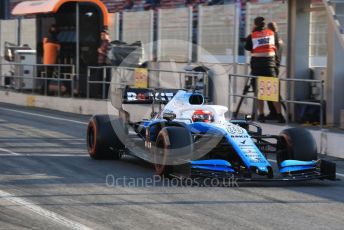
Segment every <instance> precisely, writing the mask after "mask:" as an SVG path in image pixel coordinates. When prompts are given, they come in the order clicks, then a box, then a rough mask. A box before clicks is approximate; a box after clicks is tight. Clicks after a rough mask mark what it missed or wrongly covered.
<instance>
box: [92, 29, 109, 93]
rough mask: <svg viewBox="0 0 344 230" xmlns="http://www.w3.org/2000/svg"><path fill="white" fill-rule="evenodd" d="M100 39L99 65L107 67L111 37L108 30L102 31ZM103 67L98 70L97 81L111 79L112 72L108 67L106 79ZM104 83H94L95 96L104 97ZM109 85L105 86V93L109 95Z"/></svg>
mask: <svg viewBox="0 0 344 230" xmlns="http://www.w3.org/2000/svg"><path fill="white" fill-rule="evenodd" d="M100 40H101V44H100V46H99V48H98V49H97V51H98V66H100V67H101V66H103V67H105V66H106V65H107V63H106V60H107V52H108V49H109V48H110V37H109V33H108V32H107V31H106V30H103V31H101V33H100ZM103 70H104V69H103V68H102V69H98V71H97V79H96V81H103V80H106V81H108V82H109V81H110V80H111V79H110V77H111V75H110V73H109V71H108V69H106V79H104V72H103ZM102 87H103V86H102V85H100V84H94V92H93V95H95V97H97V98H101V97H102ZM108 87H109V85H106V87H105V95H107V90H108Z"/></svg>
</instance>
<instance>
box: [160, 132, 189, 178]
mask: <svg viewBox="0 0 344 230" xmlns="http://www.w3.org/2000/svg"><path fill="white" fill-rule="evenodd" d="M155 143H156V145H155V148H154V166H155V173H156V174H157V175H159V176H165V177H169V176H170V174H171V173H173V165H182V164H185V163H187V162H188V161H190V160H191V156H192V152H193V139H192V135H191V133H190V131H189V130H187V129H186V128H184V127H165V128H163V129H162V130H161V131H160V132H159V134H158V136H157V139H156V142H155Z"/></svg>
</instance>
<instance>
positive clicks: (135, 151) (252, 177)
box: [87, 89, 336, 181]
mask: <svg viewBox="0 0 344 230" xmlns="http://www.w3.org/2000/svg"><path fill="white" fill-rule="evenodd" d="M156 95H157V94H156V92H154V93H152V91H150V90H144V91H142V90H141V91H140V92H139V93H138V92H134V91H133V90H131V89H128V90H126V91H125V92H124V95H123V102H124V103H129V104H130V103H132V104H139V103H143V104H147V103H148V104H154V103H158V101H159V102H165V106H160V107H161V109H160V111H159V112H158V113H152V115H151V118H150V119H147V120H142V121H139V122H131V121H130V114H127V113H122V115H121V116H119V117H116V116H109V115H94V116H93V117H92V118H91V119H90V122H89V125H88V129H87V145H88V146H87V147H88V152H89V155H90V156H91V157H92V158H94V159H104V158H115V159H120V158H121V156H122V155H123V154H130V155H134V156H136V157H139V158H141V159H143V160H145V161H148V162H151V163H153V164H154V166H155V170H156V174H158V175H161V176H171V175H172V176H177V177H180V178H190V177H191V178H204V177H207V178H208V177H210V178H231V177H235V178H237V179H238V180H239V181H240V180H242V181H261V180H267V181H269V180H270V181H276V180H283V181H300V180H311V179H330V180H335V179H336V178H335V175H336V165H335V164H334V163H332V162H329V161H325V160H322V159H318V157H317V145H316V142H315V140H314V138H313V137H312V135H311V134H310V132H309V131H307V130H306V129H300V128H290V129H286V130H284V131H282V132H281V133H280V134H279V135H263V134H262V129H261V127H260V126H259V125H258V124H256V123H254V122H252V121H250V120H246V119H245V120H227V119H226V118H225V113H226V112H227V110H228V108H227V107H225V106H220V105H207V104H205V103H204V97H203V96H202V95H201V94H198V93H192V92H187V91H184V90H179V91H177V92H174V93H172V94H171V92H169V93H166V94H164V95H163V96H161V95H162V94H160V96H159V97H156ZM166 95H168V97H167V96H166ZM129 99H130V100H129ZM120 114H121V113H120ZM123 114H124V115H123ZM267 154H269V156H271V154H273V155H274V156H275V157H276V158H275V159H276V160H273V161H269V159H268V158H267ZM274 162H277V166H276V164H275V163H274Z"/></svg>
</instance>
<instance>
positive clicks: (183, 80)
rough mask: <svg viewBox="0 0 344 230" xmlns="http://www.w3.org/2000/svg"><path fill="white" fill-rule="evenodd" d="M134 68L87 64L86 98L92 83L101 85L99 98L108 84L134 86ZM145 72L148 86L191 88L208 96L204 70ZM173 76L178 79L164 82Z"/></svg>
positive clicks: (157, 70)
mask: <svg viewBox="0 0 344 230" xmlns="http://www.w3.org/2000/svg"><path fill="white" fill-rule="evenodd" d="M136 70H137V68H133V67H113V66H89V67H88V70H87V90H86V92H87V98H90V97H91V92H92V85H93V86H95V85H98V86H99V85H100V86H101V95H98V96H101V99H106V98H107V97H106V96H107V95H106V92H107V91H108V90H107V87H109V86H110V85H115V86H116V87H117V88H124V87H125V86H129V87H135V71H136ZM147 74H148V76H147V85H148V88H171V89H192V90H195V91H196V92H201V93H203V94H204V95H206V96H209V84H208V81H209V79H208V75H207V73H206V72H195V71H179V70H162V69H147ZM109 76H110V77H109ZM173 77H174V78H178V80H174V81H173V80H172V82H171V81H169V82H166V79H171V78H173ZM92 78H93V79H92ZM167 81H168V80H167ZM200 81H201V82H200ZM94 88H96V87H93V89H94ZM98 89H99V87H98Z"/></svg>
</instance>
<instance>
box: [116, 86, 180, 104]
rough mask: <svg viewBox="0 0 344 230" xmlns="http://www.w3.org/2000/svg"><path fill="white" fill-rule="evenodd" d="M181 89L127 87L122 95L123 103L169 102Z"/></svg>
mask: <svg viewBox="0 0 344 230" xmlns="http://www.w3.org/2000/svg"><path fill="white" fill-rule="evenodd" d="M178 91H179V89H151V88H130V87H126V88H125V89H124V91H123V95H122V103H123V104H153V103H159V104H167V103H168V102H169V101H170V100H172V98H173V97H174V96H175V95H176V94H177V92H178Z"/></svg>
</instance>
